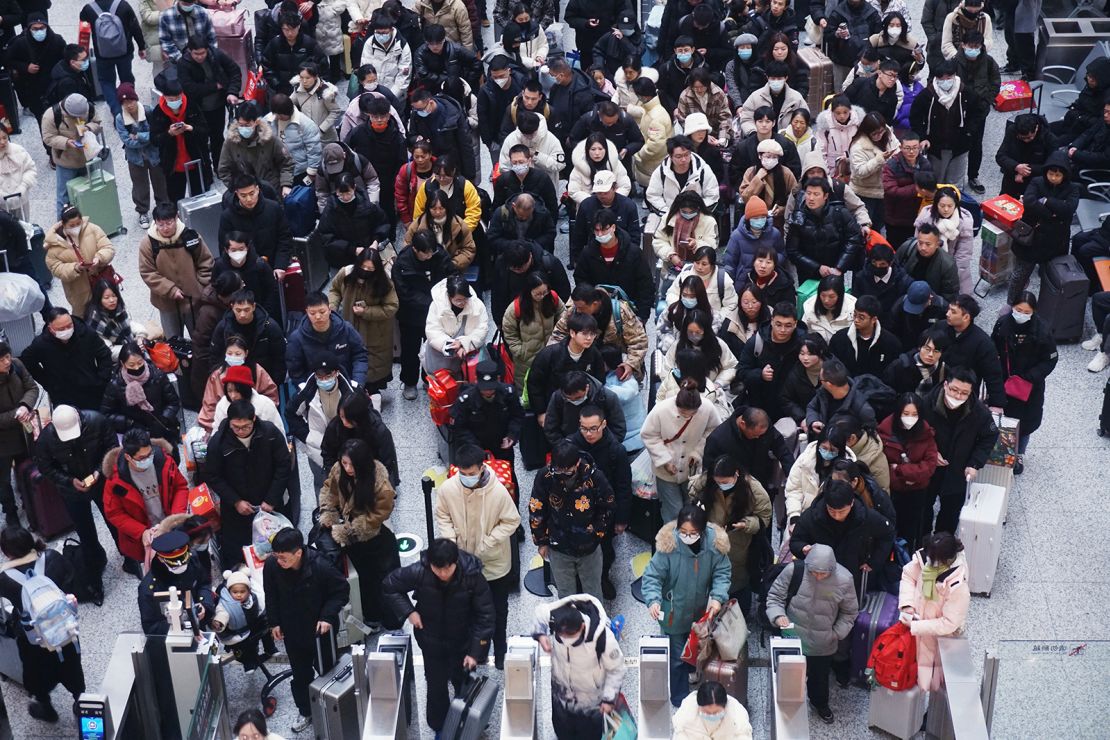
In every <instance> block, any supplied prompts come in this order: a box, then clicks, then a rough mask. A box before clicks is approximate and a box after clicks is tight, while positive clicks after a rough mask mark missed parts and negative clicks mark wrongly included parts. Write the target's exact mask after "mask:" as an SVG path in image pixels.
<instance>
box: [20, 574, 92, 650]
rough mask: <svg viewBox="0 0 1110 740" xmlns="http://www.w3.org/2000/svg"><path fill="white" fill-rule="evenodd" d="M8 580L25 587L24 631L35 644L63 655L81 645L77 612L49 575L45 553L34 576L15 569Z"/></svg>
mask: <svg viewBox="0 0 1110 740" xmlns="http://www.w3.org/2000/svg"><path fill="white" fill-rule="evenodd" d="M8 577H9V578H11V579H12V580H13V581H15V582H16V583H18V584H19V585H20V586H22V587H23V628H24V629H25V630H26V632H27V640H28V641H29V642H30V643H31V644H32V645H38V646H39V647H42V648H45V649H47V650H53V651H55V652H58V653H60V652H61V651H62V648H64V647H65V646H66V645H69V644H70V643H74V642H77V610H76V609H75V608H73V606H71V605H70V603H69V600H68V599H67V598H66V595H65V592H64V591H62V589H60V588H58V586H57V584H55V583H54V581H52V580H50V578H49V577H48V576H47V575H46V556H45V553H44V554H43V555H42V556H40V557H39V559H38V560H36V561H35V567H34V568H33V569H32V570H31V571H30V573H23V572H21V571H19V570H15V569H13V570H10V571H8Z"/></svg>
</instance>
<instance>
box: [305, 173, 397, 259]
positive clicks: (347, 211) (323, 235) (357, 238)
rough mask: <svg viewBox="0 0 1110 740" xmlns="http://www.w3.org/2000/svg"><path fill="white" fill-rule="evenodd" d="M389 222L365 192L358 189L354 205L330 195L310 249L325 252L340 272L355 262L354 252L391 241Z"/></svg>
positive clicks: (313, 233) (311, 238)
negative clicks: (374, 244) (342, 268)
mask: <svg viewBox="0 0 1110 740" xmlns="http://www.w3.org/2000/svg"><path fill="white" fill-rule="evenodd" d="M390 232H391V229H390V227H389V219H388V218H386V215H385V212H384V211H383V210H382V209H381V208H379V207H378V206H377V204H375V203H371V202H370V198H369V197H368V196H367V195H366V191H365V190H362V189H361V188H360V189H358V190H355V199H354V201H352V202H351V203H342V202H340V200H339V196H337V195H334V194H333V195H329V196H328V205H327V206H326V207H325V208H324V213H323V215H322V216H320V222H319V223H318V224H316V230H315V231H313V232H312V234H310V235H309V237H308V240H309V245H308V246H309V249H313V250H323V251H324V256H325V257H326V258H327V260H328V265H329V266H330V267H333V268H336V269H339V268H341V267H346V266H347V265H353V264H354V263H355V257H356V254H355V250H356V249H358V248H359V247H369V246H370V245H371V244H372V243H374V242H378V243H379V244H380V243H382V242H385V241H387V240H389V238H390V236H391V235H392V234H391V233H390Z"/></svg>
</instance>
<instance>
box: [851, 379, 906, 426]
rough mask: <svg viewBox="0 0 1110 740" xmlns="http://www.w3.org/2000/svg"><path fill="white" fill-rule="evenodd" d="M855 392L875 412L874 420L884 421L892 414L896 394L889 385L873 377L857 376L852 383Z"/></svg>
mask: <svg viewBox="0 0 1110 740" xmlns="http://www.w3.org/2000/svg"><path fill="white" fill-rule="evenodd" d="M853 387H854V388H855V389H856V392H857V393H859V394H860V395H861V396H863V400H865V401H867V403H868V405H870V406H871V410H872V411H874V412H875V418H876V419H885V418H886V417H888V416H890V415H891V414H893V413H894V405H895V403H896V402H897V401H898V394H897V393H895V392H894V389H893V388H891V387H890V386H889V385H887V384H886V383H884V382H883V381H881V380H879V378H878V377H877V376H875V375H871V374H870V373H864V374H863V375H860V376H858V377H857V378H856V379H855V382H854V383H853Z"/></svg>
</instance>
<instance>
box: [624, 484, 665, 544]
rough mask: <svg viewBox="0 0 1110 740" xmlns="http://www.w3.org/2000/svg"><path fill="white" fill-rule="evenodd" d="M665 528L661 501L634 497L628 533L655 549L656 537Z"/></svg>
mask: <svg viewBox="0 0 1110 740" xmlns="http://www.w3.org/2000/svg"><path fill="white" fill-rule="evenodd" d="M662 526H663V508H662V504H660V503H659V499H657V498H653V499H646V498H640V497H639V496H633V497H632V506H631V510H630V513H629V517H628V531H629V532H631V533H632V534H633V535H635V536H637V537H639V538H640V539H641V540H643V541H644V542H646V543H648V544H649V545H651V549H652V550H654V549H655V535H656V533H658V532H659V530H660V528H662Z"/></svg>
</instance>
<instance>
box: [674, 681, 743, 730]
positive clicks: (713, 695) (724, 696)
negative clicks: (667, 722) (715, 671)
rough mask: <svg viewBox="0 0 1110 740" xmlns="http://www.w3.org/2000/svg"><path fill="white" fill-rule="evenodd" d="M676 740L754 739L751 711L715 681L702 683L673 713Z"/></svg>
mask: <svg viewBox="0 0 1110 740" xmlns="http://www.w3.org/2000/svg"><path fill="white" fill-rule="evenodd" d="M672 722H673V728H672V733H673V734H672V735H671V737H673V738H674V740H726V739H728V740H751V737H752V724H751V721H750V720H749V719H748V710H747V709H745V708H744V705H743V704H741V703H740V702H739V701H738V700H737V699H736V697H733V696H729V695H728V692H726V691H725V687H724V686H723V685H721V684H719V683H717V682H716V681H703V682H702V683H700V684H699V685H698V690H697V691H692V692H690V694H689V695H688V696H687V697H686V698H685V699H683V700H682V705H681V706H680V707H679V708H678V711H677V712H675V714H674V719H673V720H672Z"/></svg>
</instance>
